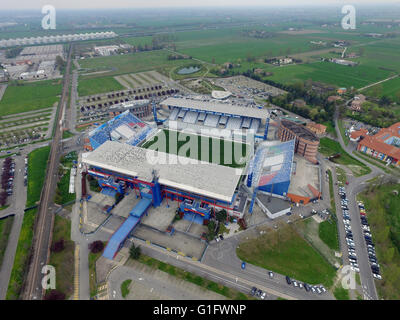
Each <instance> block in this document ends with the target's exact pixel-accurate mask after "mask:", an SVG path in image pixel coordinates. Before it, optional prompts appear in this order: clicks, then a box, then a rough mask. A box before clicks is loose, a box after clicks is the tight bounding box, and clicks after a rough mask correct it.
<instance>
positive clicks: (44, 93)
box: [0, 80, 61, 117]
mask: <svg viewBox="0 0 400 320" xmlns="http://www.w3.org/2000/svg"><path fill="white" fill-rule="evenodd" d="M60 94H61V80H49V81H39V82H33V83H24V84H23V85H9V86H8V87H7V89H6V92H5V93H4V96H3V98H2V99H1V101H0V117H1V116H6V115H9V114H15V113H21V112H27V111H33V110H39V109H45V108H49V107H52V106H53V104H54V103H55V102H57V101H58V100H59V96H60Z"/></svg>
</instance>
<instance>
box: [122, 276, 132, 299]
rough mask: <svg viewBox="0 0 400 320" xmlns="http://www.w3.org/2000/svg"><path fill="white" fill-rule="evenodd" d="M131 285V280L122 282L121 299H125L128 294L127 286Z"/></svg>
mask: <svg viewBox="0 0 400 320" xmlns="http://www.w3.org/2000/svg"><path fill="white" fill-rule="evenodd" d="M131 283H132V280H131V279H128V280H125V281H124V282H122V283H121V294H122V298H126V296H127V295H128V294H129V286H130V285H131Z"/></svg>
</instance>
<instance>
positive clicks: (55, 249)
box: [51, 239, 65, 252]
mask: <svg viewBox="0 0 400 320" xmlns="http://www.w3.org/2000/svg"><path fill="white" fill-rule="evenodd" d="M64 248H65V244H64V239H60V240H58V241H57V242H55V243H54V244H53V245H52V246H51V251H53V252H61V251H63V250H64Z"/></svg>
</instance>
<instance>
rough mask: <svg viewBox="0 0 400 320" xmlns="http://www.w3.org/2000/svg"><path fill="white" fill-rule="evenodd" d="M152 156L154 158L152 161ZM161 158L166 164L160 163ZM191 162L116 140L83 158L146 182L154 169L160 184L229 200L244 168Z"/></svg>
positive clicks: (151, 178) (89, 163) (183, 158)
mask: <svg viewBox="0 0 400 320" xmlns="http://www.w3.org/2000/svg"><path fill="white" fill-rule="evenodd" d="M151 159H155V160H156V161H154V162H153V163H152V162H151ZM163 159H165V160H166V164H162V163H160V162H161V160H163ZM191 161H194V160H193V159H189V158H186V157H181V156H176V155H173V154H167V153H164V152H160V151H153V150H150V149H142V148H139V147H135V146H131V145H127V144H121V143H119V142H115V141H106V142H105V143H104V144H102V145H101V146H100V147H98V148H97V149H96V150H95V151H93V152H90V153H86V154H84V155H83V157H82V162H84V163H86V164H88V165H92V166H96V167H100V168H103V169H106V170H110V171H113V172H117V173H121V174H125V175H127V176H131V177H138V179H141V180H144V181H148V182H151V181H152V180H153V174H152V172H153V170H156V171H157V173H158V177H159V180H158V181H159V182H160V183H161V184H163V185H167V186H170V187H173V188H178V189H181V190H185V191H189V192H193V193H196V194H200V195H204V196H207V197H210V198H214V199H218V200H222V201H227V202H230V201H231V200H232V197H233V195H234V192H235V189H236V186H237V185H238V182H239V179H240V177H241V174H242V171H243V169H234V168H231V167H227V166H221V165H216V164H213V163H208V162H200V161H198V162H196V163H191ZM157 162H158V163H157Z"/></svg>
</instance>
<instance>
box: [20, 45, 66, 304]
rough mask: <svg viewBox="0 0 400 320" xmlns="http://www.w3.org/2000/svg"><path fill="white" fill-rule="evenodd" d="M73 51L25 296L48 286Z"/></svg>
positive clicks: (30, 296)
mask: <svg viewBox="0 0 400 320" xmlns="http://www.w3.org/2000/svg"><path fill="white" fill-rule="evenodd" d="M71 55H72V45H70V46H69V49H68V58H67V65H66V69H65V75H64V80H63V91H62V96H61V99H60V104H59V110H58V115H57V119H56V120H55V121H56V123H55V133H54V137H53V140H52V142H51V144H50V148H51V149H50V156H49V161H48V166H47V173H46V177H45V182H44V186H43V189H42V193H41V197H40V202H39V206H38V213H37V217H36V222H35V229H34V237H33V245H32V256H31V258H30V266H29V270H28V275H27V278H26V279H25V283H24V288H23V295H22V298H23V300H41V299H42V297H43V293H44V289H43V288H42V285H41V282H42V277H43V276H44V274H42V267H43V266H44V265H46V264H47V263H48V259H49V248H50V244H51V240H52V230H53V223H54V213H53V212H52V211H51V210H49V209H50V206H51V205H52V196H53V194H54V190H55V187H56V182H57V181H56V178H55V176H57V168H58V159H59V156H60V154H61V150H62V149H61V148H60V147H61V143H60V142H61V140H62V131H61V129H62V117H63V114H64V108H65V107H66V102H67V101H68V93H69V90H68V89H69V86H70V66H71Z"/></svg>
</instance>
